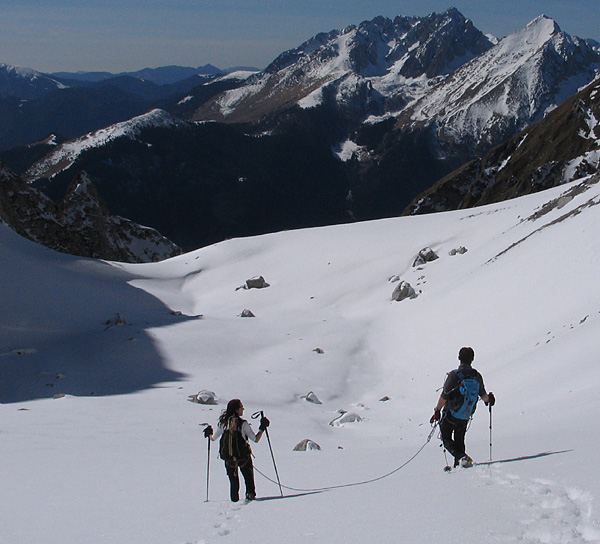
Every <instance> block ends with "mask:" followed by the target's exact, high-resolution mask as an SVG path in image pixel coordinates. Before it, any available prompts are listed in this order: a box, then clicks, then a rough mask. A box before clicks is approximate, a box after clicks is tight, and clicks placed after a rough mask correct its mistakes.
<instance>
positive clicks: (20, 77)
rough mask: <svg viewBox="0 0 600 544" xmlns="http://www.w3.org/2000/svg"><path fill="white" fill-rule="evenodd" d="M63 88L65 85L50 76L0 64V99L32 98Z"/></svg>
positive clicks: (28, 69)
mask: <svg viewBox="0 0 600 544" xmlns="http://www.w3.org/2000/svg"><path fill="white" fill-rule="evenodd" d="M64 88H65V85H64V84H63V83H61V82H60V81H58V80H57V79H56V78H54V77H52V76H47V75H45V74H42V73H40V72H36V71H35V70H31V69H30V68H20V67H18V66H11V65H10V64H0V99H2V98H7V97H18V98H20V99H22V100H33V99H36V98H40V97H41V96H44V95H46V94H48V93H49V92H51V91H55V90H57V89H64Z"/></svg>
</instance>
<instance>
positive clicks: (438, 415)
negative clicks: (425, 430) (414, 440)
mask: <svg viewBox="0 0 600 544" xmlns="http://www.w3.org/2000/svg"><path fill="white" fill-rule="evenodd" d="M441 417H442V413H441V412H440V411H439V410H438V409H437V408H436V409H435V410H434V411H433V415H432V416H431V419H430V420H429V423H431V424H433V423H435V422H436V421H439V420H440V418H441Z"/></svg>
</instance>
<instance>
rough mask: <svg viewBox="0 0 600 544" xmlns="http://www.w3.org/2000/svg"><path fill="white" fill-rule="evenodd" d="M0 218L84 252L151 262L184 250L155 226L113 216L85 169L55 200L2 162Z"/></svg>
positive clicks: (29, 234) (54, 245) (55, 245)
mask: <svg viewBox="0 0 600 544" xmlns="http://www.w3.org/2000/svg"><path fill="white" fill-rule="evenodd" d="M0 219H1V220H2V221H4V222H5V223H6V224H8V225H9V226H10V227H11V228H12V229H13V230H15V231H16V232H17V233H19V234H20V235H22V236H24V237H26V238H29V239H30V240H33V241H34V242H37V243H40V244H42V245H45V246H46V247H49V248H51V249H55V250H57V251H61V252H63V253H70V254H73V255H79V256H81V257H91V258H96V259H106V260H114V261H120V262H151V261H159V260H162V259H166V258H168V257H173V256H175V255H178V254H179V253H181V250H180V248H179V247H177V246H176V245H175V244H173V243H172V242H170V241H169V240H167V239H166V238H164V237H163V236H161V235H160V234H159V233H158V232H157V231H155V230H154V229H150V228H146V227H142V226H140V225H138V224H136V223H133V222H132V221H129V220H127V219H124V218H122V217H116V216H111V215H109V214H108V210H107V209H106V206H105V205H104V204H103V203H102V201H101V200H100V199H99V198H98V195H97V193H96V190H95V188H94V185H93V184H92V182H91V180H90V178H89V176H88V175H87V174H86V173H85V172H81V173H80V174H78V175H77V176H76V177H75V179H74V180H73V182H72V184H71V186H70V187H69V190H68V191H67V194H66V196H65V198H64V199H63V200H62V201H61V202H60V203H58V204H55V203H54V202H53V201H51V200H50V199H49V198H48V197H46V196H45V195H44V194H42V193H40V192H39V191H37V190H35V189H33V188H31V187H29V186H28V185H27V184H26V183H25V182H24V181H23V180H22V179H21V178H20V177H18V176H16V175H15V174H14V173H12V172H11V171H10V170H8V169H7V168H6V167H5V166H4V165H2V164H1V163H0Z"/></svg>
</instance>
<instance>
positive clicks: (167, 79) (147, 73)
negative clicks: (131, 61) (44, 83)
mask: <svg viewBox="0 0 600 544" xmlns="http://www.w3.org/2000/svg"><path fill="white" fill-rule="evenodd" d="M224 73H226V72H225V71H223V70H220V69H219V68H217V67H216V66H213V65H212V64H206V65H205V66H200V67H198V68H190V67H185V66H161V67H160V68H144V69H142V70H137V71H135V72H119V73H116V74H112V73H110V72H84V71H79V72H53V73H52V74H50V75H51V76H53V77H56V78H61V79H71V80H77V81H86V82H91V83H98V82H100V81H105V80H107V79H111V78H114V77H122V76H129V77H134V78H136V79H143V80H145V81H150V82H152V83H155V84H156V85H170V84H172V83H177V82H178V81H181V80H183V79H187V78H189V77H192V76H197V75H201V76H211V77H212V76H217V75H221V74H224Z"/></svg>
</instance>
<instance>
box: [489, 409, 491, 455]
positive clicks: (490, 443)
mask: <svg viewBox="0 0 600 544" xmlns="http://www.w3.org/2000/svg"><path fill="white" fill-rule="evenodd" d="M489 408H490V461H491V460H492V405H491V404H490V406H489Z"/></svg>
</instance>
